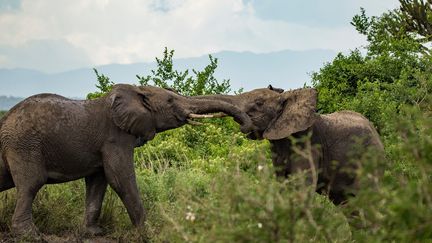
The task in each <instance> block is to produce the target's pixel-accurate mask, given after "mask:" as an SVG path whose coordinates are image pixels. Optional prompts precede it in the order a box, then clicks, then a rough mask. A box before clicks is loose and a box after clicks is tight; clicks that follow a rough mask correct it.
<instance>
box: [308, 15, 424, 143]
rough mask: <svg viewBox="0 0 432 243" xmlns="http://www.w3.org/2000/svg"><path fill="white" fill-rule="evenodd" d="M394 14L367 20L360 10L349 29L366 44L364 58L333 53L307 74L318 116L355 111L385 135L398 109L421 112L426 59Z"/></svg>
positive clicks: (414, 37) (414, 36) (418, 42)
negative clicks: (408, 107) (315, 94)
mask: <svg viewBox="0 0 432 243" xmlns="http://www.w3.org/2000/svg"><path fill="white" fill-rule="evenodd" d="M401 16H403V15H402V14H401V11H400V10H393V11H390V12H387V13H384V14H383V15H381V16H380V17H367V16H366V13H365V10H364V9H361V12H360V14H358V15H356V16H354V17H353V20H352V22H351V24H352V25H353V26H354V27H355V28H356V29H357V31H358V32H359V33H360V34H362V35H365V36H366V37H367V40H368V45H367V46H366V47H365V48H366V53H365V54H362V53H361V52H360V50H354V51H352V52H350V53H349V54H347V55H344V54H342V53H339V54H338V55H337V56H336V58H335V59H334V60H333V61H332V62H330V63H327V64H325V65H324V67H323V68H321V69H320V71H319V72H315V73H313V74H312V80H313V85H314V86H315V87H316V88H317V89H318V90H319V109H320V111H321V112H323V113H329V112H334V111H337V110H342V109H351V110H356V111H359V112H361V113H362V114H364V115H366V116H367V117H368V118H369V119H371V120H372V121H373V122H374V124H375V125H376V126H377V127H378V128H379V130H380V131H385V134H386V135H388V134H389V133H391V131H393V130H394V128H391V127H390V126H389V124H388V122H387V121H388V119H390V116H391V114H394V113H399V111H400V109H401V107H403V106H404V105H418V106H421V107H427V106H428V105H427V104H428V103H427V102H428V101H429V98H427V97H428V96H429V95H428V94H429V93H430V92H431V91H432V80H431V78H430V77H431V76H432V75H431V74H432V69H431V67H432V59H431V57H430V56H429V55H427V54H425V51H424V48H425V47H424V46H423V45H422V40H421V39H418V38H417V36H418V34H416V33H414V32H408V31H406V30H405V29H404V22H403V21H402V20H401ZM392 129H393V130H392Z"/></svg>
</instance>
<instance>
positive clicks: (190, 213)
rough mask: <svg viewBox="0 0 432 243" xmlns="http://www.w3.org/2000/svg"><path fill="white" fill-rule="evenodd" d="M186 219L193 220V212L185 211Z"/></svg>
mask: <svg viewBox="0 0 432 243" xmlns="http://www.w3.org/2000/svg"><path fill="white" fill-rule="evenodd" d="M186 220H188V221H191V222H193V221H195V214H194V213H192V212H187V213H186Z"/></svg>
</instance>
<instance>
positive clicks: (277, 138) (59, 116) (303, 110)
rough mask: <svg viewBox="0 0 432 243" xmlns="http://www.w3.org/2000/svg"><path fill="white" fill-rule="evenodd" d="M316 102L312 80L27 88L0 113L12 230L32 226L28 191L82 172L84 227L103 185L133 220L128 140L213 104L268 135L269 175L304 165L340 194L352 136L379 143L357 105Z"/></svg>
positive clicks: (318, 182)
mask: <svg viewBox="0 0 432 243" xmlns="http://www.w3.org/2000/svg"><path fill="white" fill-rule="evenodd" d="M316 105H317V91H316V90H315V89H311V88H301V89H296V90H290V91H284V90H282V89H277V88H273V87H272V86H269V87H268V88H262V89H256V90H252V91H250V92H245V93H242V94H238V95H204V96H194V97H187V96H182V95H180V94H178V93H176V92H174V91H172V90H168V89H163V88H157V87H152V86H133V85H127V84H117V85H115V86H114V87H113V89H112V90H111V91H110V92H109V93H108V94H107V95H105V96H103V97H101V98H98V99H94V100H82V101H81V100H70V99H67V98H64V97H62V96H59V95H54V94H39V95H34V96H31V97H29V98H27V99H25V100H23V101H22V102H20V103H19V104H17V105H16V106H15V107H13V108H12V109H11V110H10V111H9V112H8V113H6V114H5V116H4V117H3V118H1V119H0V192H1V191H5V190H8V189H10V188H13V187H16V189H17V201H16V207H15V211H14V213H13V217H12V232H13V233H14V234H17V235H23V234H31V235H38V230H37V228H36V226H35V225H34V223H33V221H32V202H33V199H34V198H35V196H36V193H37V192H38V191H39V189H40V188H41V187H42V186H43V185H44V184H51V183H62V182H67V181H72V180H77V179H80V178H84V179H85V186H86V201H85V227H86V230H87V232H88V233H90V234H101V233H102V229H101V228H100V227H99V226H98V224H97V221H98V218H99V215H100V213H101V207H102V201H103V198H104V195H105V191H106V188H107V186H108V185H109V186H110V187H111V188H113V190H114V191H115V192H116V193H117V194H118V196H119V197H120V199H121V200H122V202H123V204H124V205H125V207H126V209H127V212H128V214H129V217H130V219H131V221H132V223H133V224H134V225H136V226H139V225H141V224H142V223H143V222H144V220H145V210H144V208H143V204H142V202H141V199H140V195H139V191H138V187H137V183H136V177H135V172H134V165H133V151H134V147H136V146H140V145H142V144H143V143H145V142H146V141H149V140H151V139H153V137H154V136H155V134H156V133H158V132H162V131H165V130H169V129H173V128H177V127H180V126H182V125H184V124H186V123H187V122H188V119H189V118H190V117H196V116H197V114H208V113H214V112H223V113H225V114H227V115H229V116H232V117H233V118H234V120H235V121H236V122H238V123H239V124H240V129H241V131H242V132H243V133H245V134H247V136H248V138H250V139H268V140H269V141H270V144H271V151H272V155H273V156H272V157H273V158H272V160H273V165H274V168H275V172H276V174H277V176H278V177H287V176H289V175H290V174H292V173H296V172H301V171H303V172H306V176H307V181H309V182H310V183H315V185H314V186H315V187H316V190H317V191H318V192H320V193H324V194H326V195H328V196H329V198H330V199H331V200H332V201H333V202H334V203H335V204H340V203H343V202H344V201H346V200H347V198H348V196H349V195H355V192H356V190H357V189H358V178H356V173H355V169H356V164H355V163H350V162H349V161H350V160H351V159H352V157H353V154H355V153H352V152H353V151H354V150H355V149H356V147H358V141H359V140H361V144H360V145H361V146H362V147H364V148H374V149H377V150H383V145H382V143H381V141H380V138H379V135H378V133H377V131H376V130H375V129H374V127H373V125H372V124H371V123H370V122H369V121H368V120H367V119H366V118H365V117H364V116H362V115H360V114H359V113H356V112H352V111H341V112H335V113H332V114H325V115H322V114H318V113H316ZM305 135H308V136H311V137H310V142H311V144H312V149H311V151H310V153H311V156H310V158H309V159H307V158H305V157H301V156H300V157H299V156H295V155H296V153H295V148H296V147H297V146H298V145H297V144H293V141H294V140H293V138H301V137H302V136H305ZM299 141H300V140H299ZM300 146H303V147H305V144H301V142H300ZM311 171H316V173H310V172H311Z"/></svg>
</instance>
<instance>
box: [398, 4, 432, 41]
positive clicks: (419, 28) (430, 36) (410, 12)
mask: <svg viewBox="0 0 432 243" xmlns="http://www.w3.org/2000/svg"><path fill="white" fill-rule="evenodd" d="M399 2H400V4H401V7H400V13H399V16H400V22H401V23H402V24H403V26H404V28H405V29H406V31H408V32H413V33H415V34H418V35H420V36H421V37H423V39H422V40H421V41H432V0H426V1H423V0H399Z"/></svg>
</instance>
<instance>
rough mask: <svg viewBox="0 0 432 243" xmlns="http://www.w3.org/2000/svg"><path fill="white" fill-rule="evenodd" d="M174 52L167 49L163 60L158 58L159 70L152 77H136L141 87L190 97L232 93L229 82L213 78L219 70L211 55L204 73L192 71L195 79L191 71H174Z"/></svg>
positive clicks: (215, 60) (216, 60)
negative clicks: (158, 88) (168, 90)
mask: <svg viewBox="0 0 432 243" xmlns="http://www.w3.org/2000/svg"><path fill="white" fill-rule="evenodd" d="M173 55H174V50H170V51H168V49H167V48H166V47H165V50H164V52H163V58H162V59H159V58H156V63H157V69H156V70H151V73H152V75H148V76H146V77H144V76H139V75H136V76H137V78H138V80H139V81H138V82H139V83H140V84H141V85H149V84H150V83H153V85H155V86H158V87H162V88H171V89H174V90H176V91H177V92H179V93H181V94H183V95H188V96H195V95H205V94H225V93H228V92H229V91H230V84H229V80H223V81H222V82H221V83H219V82H218V81H217V80H216V78H215V77H214V76H213V75H214V72H215V70H216V68H217V62H218V59H217V58H213V57H212V56H211V55H209V60H210V64H208V65H207V66H206V67H205V68H204V70H203V71H196V70H195V69H192V72H193V73H194V75H195V77H193V76H189V70H185V71H183V72H179V71H177V70H174V65H173V60H172V58H173Z"/></svg>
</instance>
